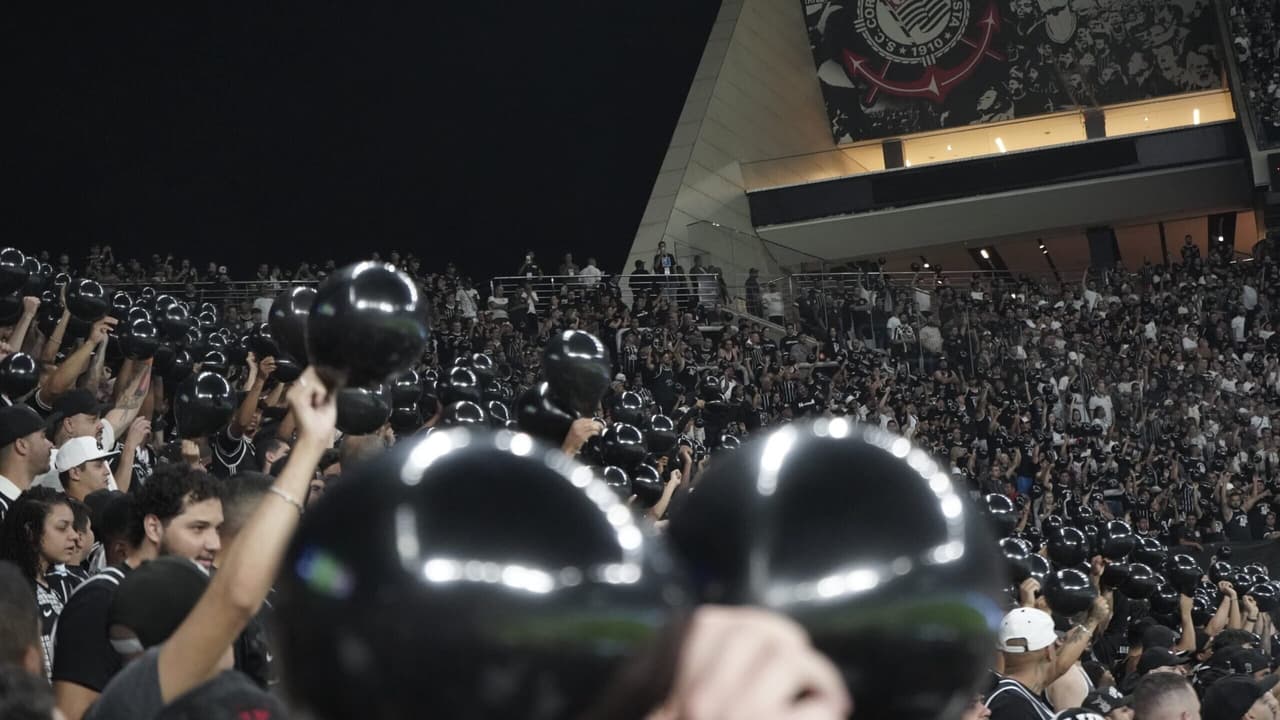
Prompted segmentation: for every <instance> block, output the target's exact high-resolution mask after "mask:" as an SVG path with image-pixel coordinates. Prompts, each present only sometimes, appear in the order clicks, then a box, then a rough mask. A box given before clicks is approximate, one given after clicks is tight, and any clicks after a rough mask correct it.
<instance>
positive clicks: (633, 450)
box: [600, 423, 646, 471]
mask: <svg viewBox="0 0 1280 720" xmlns="http://www.w3.org/2000/svg"><path fill="white" fill-rule="evenodd" d="M600 449H601V451H602V452H603V458H604V461H605V462H606V463H608V464H610V465H617V466H618V467H620V468H622V469H623V470H627V471H630V470H632V469H633V468H634V467H635V466H636V465H637V464H638V463H639V462H640V461H641V460H644V456H645V454H646V446H645V441H644V435H643V434H642V433H641V432H640V430H639V429H638V428H636V427H635V426H634V425H628V424H626V423H614V424H613V425H610V426H609V429H607V430H605V431H604V437H602V438H601V439H600Z"/></svg>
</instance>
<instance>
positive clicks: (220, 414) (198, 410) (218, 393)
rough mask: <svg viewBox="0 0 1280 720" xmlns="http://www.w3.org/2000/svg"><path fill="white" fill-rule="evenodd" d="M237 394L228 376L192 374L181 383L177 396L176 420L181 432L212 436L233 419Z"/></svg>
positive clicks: (175, 402)
mask: <svg viewBox="0 0 1280 720" xmlns="http://www.w3.org/2000/svg"><path fill="white" fill-rule="evenodd" d="M234 412H235V393H234V392H233V391H232V390H231V384H230V383H228V382H227V379H226V378H224V377H222V376H221V375H218V374H217V373H211V372H202V373H200V374H199V375H192V376H190V377H188V378H187V379H186V380H184V381H183V382H182V384H181V385H179V386H178V391H177V393H176V394H175V395H174V398H173V419H174V422H175V423H176V424H177V429H178V435H179V436H180V437H183V438H198V437H206V436H209V435H212V434H214V433H216V432H218V431H219V430H221V429H222V428H223V427H225V426H226V425H227V423H228V422H230V421H231V415H232V413H234Z"/></svg>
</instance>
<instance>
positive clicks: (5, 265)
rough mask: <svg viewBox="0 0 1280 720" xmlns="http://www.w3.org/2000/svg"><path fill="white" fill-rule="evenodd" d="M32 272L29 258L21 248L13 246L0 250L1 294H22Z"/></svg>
mask: <svg viewBox="0 0 1280 720" xmlns="http://www.w3.org/2000/svg"><path fill="white" fill-rule="evenodd" d="M38 262H39V261H37V263H38ZM30 274H31V269H30V267H29V266H28V265H27V258H26V256H25V255H23V254H22V251H21V250H19V249H17V248H11V247H7V248H4V249H3V250H0V294H4V295H8V294H10V293H19V294H21V290H22V288H23V286H24V285H26V283H27V277H28V276H30Z"/></svg>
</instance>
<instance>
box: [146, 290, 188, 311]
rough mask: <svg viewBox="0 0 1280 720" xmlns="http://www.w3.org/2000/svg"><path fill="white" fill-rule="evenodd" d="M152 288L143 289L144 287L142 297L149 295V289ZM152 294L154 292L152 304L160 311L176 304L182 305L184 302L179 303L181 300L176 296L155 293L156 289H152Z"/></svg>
mask: <svg viewBox="0 0 1280 720" xmlns="http://www.w3.org/2000/svg"><path fill="white" fill-rule="evenodd" d="M150 289H151V288H143V289H142V297H143V298H144V299H146V297H147V290H150ZM152 294H153V297H152V298H151V304H152V305H153V306H154V308H155V309H156V310H157V311H160V310H168V309H169V308H171V307H173V306H174V305H181V304H182V303H179V302H178V298H176V297H174V296H172V295H155V294H154V291H152ZM183 307H184V308H185V307H186V306H185V305H184V306H183Z"/></svg>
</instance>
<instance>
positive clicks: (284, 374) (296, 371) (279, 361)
mask: <svg viewBox="0 0 1280 720" xmlns="http://www.w3.org/2000/svg"><path fill="white" fill-rule="evenodd" d="M272 375H273V376H274V377H275V379H277V380H279V381H280V382H282V383H291V382H293V381H294V380H297V379H298V378H299V377H301V376H302V366H301V365H298V361H297V360H294V359H293V358H291V357H289V356H288V355H285V354H283V353H282V354H281V355H280V356H279V357H277V358H276V369H275V372H274V373H272Z"/></svg>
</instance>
